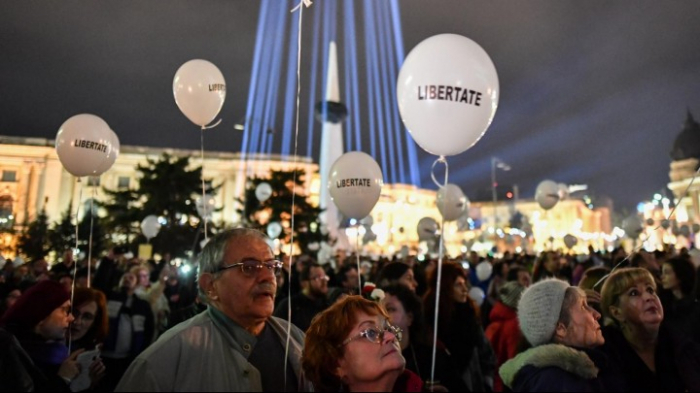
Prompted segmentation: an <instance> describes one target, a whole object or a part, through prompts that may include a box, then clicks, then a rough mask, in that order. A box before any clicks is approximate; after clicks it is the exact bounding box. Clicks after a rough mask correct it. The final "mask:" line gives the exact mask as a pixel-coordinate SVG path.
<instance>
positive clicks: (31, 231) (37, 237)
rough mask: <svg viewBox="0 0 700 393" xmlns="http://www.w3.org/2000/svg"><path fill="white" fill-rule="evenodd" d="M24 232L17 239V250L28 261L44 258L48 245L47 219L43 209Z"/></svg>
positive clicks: (48, 248)
mask: <svg viewBox="0 0 700 393" xmlns="http://www.w3.org/2000/svg"><path fill="white" fill-rule="evenodd" d="M25 228H26V229H25V231H24V232H23V233H22V234H21V235H20V237H19V239H18V244H17V248H18V249H19V251H20V252H21V253H23V254H25V255H26V256H27V257H28V258H29V259H30V260H34V259H39V258H42V257H45V256H46V254H48V252H49V250H50V243H49V218H48V216H47V215H46V211H45V210H44V209H42V210H41V212H40V213H39V215H38V216H37V217H36V220H34V221H32V222H31V223H30V224H29V225H27V226H25Z"/></svg>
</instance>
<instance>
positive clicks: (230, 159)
mask: <svg viewBox="0 0 700 393" xmlns="http://www.w3.org/2000/svg"><path fill="white" fill-rule="evenodd" d="M163 153H168V154H170V155H171V156H189V157H191V160H190V162H191V165H192V166H200V165H202V166H203V172H204V177H205V178H207V179H212V181H213V182H214V183H215V184H221V188H220V190H219V192H218V193H217V195H216V196H215V201H216V206H217V207H221V208H222V209H221V210H220V211H218V212H216V213H215V214H214V217H213V220H214V221H217V222H219V221H221V222H224V223H226V224H230V225H235V224H236V223H238V222H239V217H238V214H237V212H236V208H237V206H236V205H235V203H233V201H234V200H235V199H236V198H239V197H241V196H242V195H243V190H244V187H245V183H246V178H249V177H253V176H257V177H265V176H268V175H269V171H270V170H271V169H274V170H290V169H293V168H303V170H304V171H305V173H306V176H305V184H304V188H303V190H297V192H298V193H300V194H303V195H306V196H307V197H308V198H309V200H310V202H311V203H313V204H318V200H319V190H320V187H321V186H322V182H321V179H320V178H319V175H318V165H317V164H316V163H314V162H313V161H312V160H311V158H308V157H298V158H297V162H296V164H295V163H294V160H293V158H292V157H287V156H279V155H264V156H263V155H257V156H249V157H247V159H243V157H242V156H241V154H239V153H230V152H214V151H206V152H204V159H203V161H202V160H201V159H200V151H198V150H183V149H170V148H153V147H143V146H121V149H120V154H119V157H118V158H117V160H116V162H115V164H114V166H113V167H112V168H111V169H110V170H108V171H107V172H105V173H104V174H103V175H102V176H101V177H99V178H84V179H83V180H82V181H81V182H78V181H77V179H76V178H75V177H74V176H72V175H71V174H70V173H68V172H67V171H65V170H64V169H63V166H62V165H61V162H60V161H59V159H58V156H57V154H56V151H55V146H54V141H53V140H49V139H41V138H22V137H12V136H0V176H1V178H0V228H1V227H4V228H13V229H15V233H19V232H21V231H22V229H23V228H24V225H26V224H27V223H29V222H32V221H33V220H34V219H35V218H36V216H37V214H38V213H39V212H40V211H41V210H42V209H45V211H46V214H47V215H48V218H49V222H51V223H55V222H57V221H58V220H60V218H61V215H62V214H63V213H64V212H65V211H66V210H67V209H68V206H70V205H71V202H72V206H73V208H74V211H75V210H76V207H77V206H79V205H80V206H82V207H81V211H82V212H84V211H85V210H86V209H85V207H86V204H87V203H89V200H90V199H91V198H95V199H96V200H104V198H105V195H104V193H103V191H102V186H106V187H107V188H109V189H124V188H132V189H133V188H136V187H137V186H138V179H137V178H136V176H137V174H138V173H139V172H138V171H136V167H137V165H138V164H145V163H146V160H147V159H152V160H156V159H158V158H159V157H160V156H162V154H163ZM467 191H468V190H467ZM435 197H436V191H434V190H427V189H421V188H418V187H416V186H413V185H407V184H385V185H384V187H383V189H382V194H381V196H380V199H379V202H377V205H376V206H375V208H374V210H373V211H372V213H371V216H372V218H373V225H372V226H371V230H372V231H373V232H374V233H375V234H376V239H375V240H373V241H371V242H369V243H367V244H362V242H359V246H360V251H361V252H362V253H371V254H393V253H395V252H397V251H398V250H399V249H400V248H401V247H402V246H403V245H407V246H409V247H410V248H411V249H412V250H414V252H428V249H427V246H426V244H425V243H421V242H419V239H418V234H417V230H416V228H417V224H418V221H419V220H420V219H421V218H423V217H432V218H433V219H435V220H436V221H437V222H440V221H441V220H440V218H441V217H440V214H439V212H438V210H437V207H436V205H435ZM515 211H518V212H520V213H521V214H522V215H523V216H525V217H526V218H527V220H528V222H529V223H530V225H531V231H530V233H532V235H533V237H530V238H527V239H523V238H522V235H523V234H524V232H522V231H520V230H517V231H516V230H515V229H513V228H507V225H505V223H508V221H509V219H510V217H511V216H512V214H513V213H514V212H515ZM469 215H470V216H471V217H473V218H474V219H475V220H476V221H478V222H481V226H480V227H477V228H472V229H467V230H465V228H464V227H462V228H459V225H458V224H457V222H449V223H445V228H444V238H445V242H446V247H447V250H448V252H449V253H450V254H451V255H454V256H456V255H459V254H460V253H462V252H465V251H467V249H477V250H480V251H484V252H485V251H486V250H490V249H491V248H492V247H493V246H494V245H495V246H497V247H498V249H499V251H501V252H502V251H505V250H510V251H514V252H519V251H530V252H533V251H541V250H544V249H548V248H564V244H563V240H562V239H563V237H564V236H565V235H566V234H572V235H574V236H577V237H578V238H579V242H578V245H577V246H576V247H575V250H576V251H582V252H583V251H585V248H586V247H587V245H589V244H590V245H593V246H594V247H595V248H596V249H600V248H604V247H608V246H609V245H610V244H611V242H612V241H613V240H614V239H611V238H610V236H611V235H610V233H611V230H612V229H611V225H610V211H609V210H608V209H607V208H596V209H589V208H588V207H587V206H586V205H585V204H584V203H583V202H582V201H580V200H576V199H570V200H564V201H561V202H560V203H559V204H557V206H555V207H554V208H553V209H551V210H548V211H544V210H542V209H541V208H540V207H539V205H538V204H537V203H536V202H535V201H534V200H532V199H522V200H517V201H512V200H511V201H500V202H498V203H497V204H496V206H495V208H494V204H493V202H491V201H485V202H473V203H472V204H471V207H470V209H469ZM495 223H499V224H500V225H494V224H495ZM496 226H497V227H496ZM494 227H496V228H495V229H494ZM361 231H363V230H362V229H361V230H360V232H361ZM346 233H347V235H348V238H349V239H348V240H349V241H348V244H349V247H350V248H351V249H354V248H356V247H357V245H358V242H357V240H358V239H357V233H358V230H356V229H353V228H350V229H348V230H346ZM360 236H362V233H360ZM15 246H16V235H13V234H12V233H9V232H5V233H4V234H3V235H0V252H2V253H3V255H5V256H13V255H15V252H16V251H15Z"/></svg>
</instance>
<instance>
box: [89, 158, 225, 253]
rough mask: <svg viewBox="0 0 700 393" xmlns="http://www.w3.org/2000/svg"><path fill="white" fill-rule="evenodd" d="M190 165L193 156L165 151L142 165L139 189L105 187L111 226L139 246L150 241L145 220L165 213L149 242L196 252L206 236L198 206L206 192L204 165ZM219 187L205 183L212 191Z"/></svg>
mask: <svg viewBox="0 0 700 393" xmlns="http://www.w3.org/2000/svg"><path fill="white" fill-rule="evenodd" d="M189 166H190V158H189V156H184V157H173V156H171V155H169V154H167V153H165V154H163V155H162V156H161V157H160V159H158V160H152V159H148V160H147V162H146V164H139V165H138V167H137V168H136V170H137V171H138V172H139V174H140V175H138V176H137V177H138V179H139V187H138V189H137V190H114V191H113V190H107V189H105V192H106V193H107V194H108V195H109V196H110V198H111V199H110V201H108V202H107V203H103V204H102V206H103V207H104V208H105V209H106V210H107V212H108V217H107V218H108V219H107V228H109V229H110V230H115V231H120V233H123V234H125V235H126V237H127V242H128V243H129V244H130V245H131V248H132V249H135V248H136V247H137V246H138V244H139V243H146V242H147V240H146V238H145V236H143V235H142V234H141V231H140V224H141V221H142V220H143V219H144V218H145V217H146V216H149V215H155V216H158V217H163V218H164V219H165V224H164V225H162V226H161V228H160V231H159V232H158V235H157V236H156V237H155V238H153V239H151V240H150V242H149V243H150V244H152V245H153V251H154V252H158V253H164V252H169V253H170V254H171V255H173V256H184V255H187V252H188V251H193V252H196V251H197V247H198V245H199V241H198V240H199V237H200V236H202V230H201V229H202V228H201V227H202V224H201V220H200V219H199V217H198V215H197V208H196V199H197V197H201V195H202V179H201V174H202V168H201V167H196V168H193V169H188V167H189ZM206 183H210V182H206ZM218 188H219V187H215V186H212V185H210V184H207V185H206V186H205V189H206V192H207V194H209V195H213V194H215V193H216V191H217V190H218ZM207 230H208V232H209V233H213V232H214V231H215V230H216V228H215V225H211V224H210V225H208V227H207ZM132 236H133V238H132Z"/></svg>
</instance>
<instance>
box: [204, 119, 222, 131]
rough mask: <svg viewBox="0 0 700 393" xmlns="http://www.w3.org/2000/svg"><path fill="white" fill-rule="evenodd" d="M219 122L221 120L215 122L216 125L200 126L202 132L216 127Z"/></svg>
mask: <svg viewBox="0 0 700 393" xmlns="http://www.w3.org/2000/svg"><path fill="white" fill-rule="evenodd" d="M221 120H223V119H219V120H217V121H216V123H213V124H209V125H208V126H202V131H204V130H208V129H210V128H214V127H216V126H218V125H219V124H221Z"/></svg>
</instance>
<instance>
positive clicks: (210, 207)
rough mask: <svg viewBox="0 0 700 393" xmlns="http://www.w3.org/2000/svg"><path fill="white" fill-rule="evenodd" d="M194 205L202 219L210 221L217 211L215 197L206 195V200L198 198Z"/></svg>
mask: <svg viewBox="0 0 700 393" xmlns="http://www.w3.org/2000/svg"><path fill="white" fill-rule="evenodd" d="M194 204H195V207H196V208H197V214H199V217H201V218H206V219H210V218H211V215H212V214H213V213H214V210H215V209H216V201H215V200H214V197H213V196H212V195H209V194H204V199H202V197H198V198H197V200H196V201H195V203H194Z"/></svg>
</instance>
